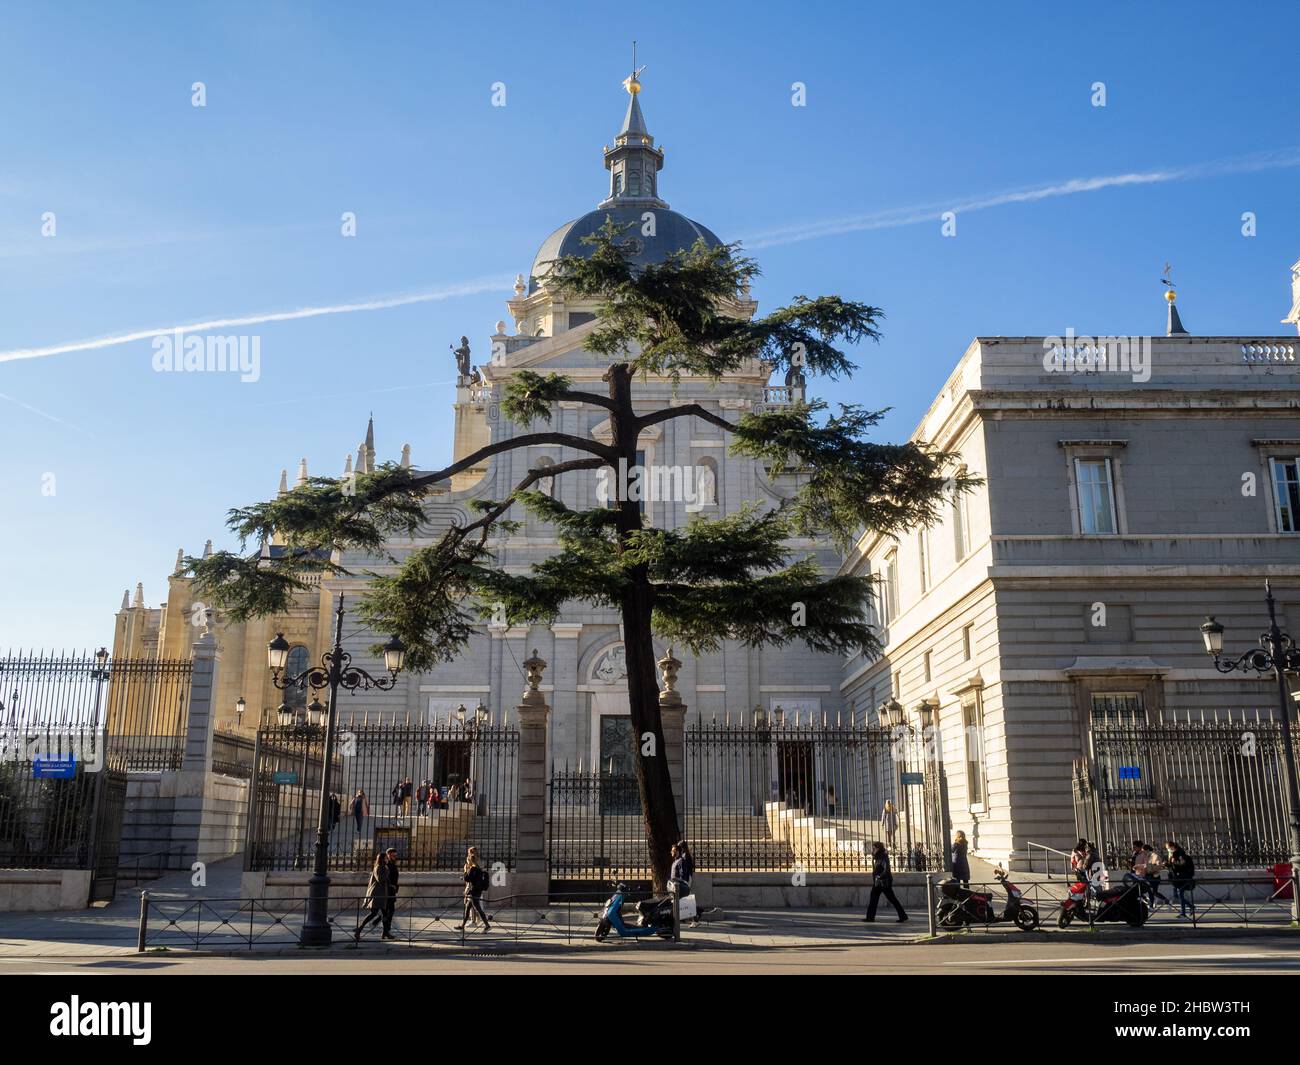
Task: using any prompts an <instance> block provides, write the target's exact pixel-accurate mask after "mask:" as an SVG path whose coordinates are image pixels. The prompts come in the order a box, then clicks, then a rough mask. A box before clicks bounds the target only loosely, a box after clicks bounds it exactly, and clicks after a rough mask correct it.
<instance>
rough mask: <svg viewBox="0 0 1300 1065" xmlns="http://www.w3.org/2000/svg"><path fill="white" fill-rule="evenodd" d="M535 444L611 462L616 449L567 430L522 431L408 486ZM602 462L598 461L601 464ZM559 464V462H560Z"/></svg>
mask: <svg viewBox="0 0 1300 1065" xmlns="http://www.w3.org/2000/svg"><path fill="white" fill-rule="evenodd" d="M538 444H559V445H560V446H561V447H571V448H573V449H574V450H575V451H585V452H587V453H588V454H590V455H599V456H600V457H601V459H603V460H604V463H609V464H611V465H612V464H614V463H616V462H617V461H618V452H617V451H615V450H614V449H613V448H612V447H609V446H608V445H606V444H602V443H600V442H599V441H597V440H584V439H583V438H582V437H580V436H572V435H570V434H569V433H525V434H524V435H523V436H514V437H511V438H510V439H509V440H499V441H497V442H496V443H495V444H488V445H487V446H486V447H481V448H479V449H478V450H477V451H475V452H474V454H472V455H467V456H465V458H463V459H461V460H460V461H458V462H453V463H452V464H451V465H450V466H447V467H446V468H445V469H441V470H438V471H436V472H434V473H426V474H422V475H421V476H419V477H414V478H412V479H411V482H410V486H409V487H411V488H425V487H427V486H429V485H431V484H437V483H438V482H439V481H445V480H447V478H449V477H451V476H452V474H455V473H460V472H461V471H462V470H467V469H469V468H470V467H471V466H475V465H477V464H478V463H480V462H482V461H483V460H484V459H486V458H491V457H492V456H493V455H499V454H501V453H502V452H503V451H517V450H519V449H520V448H523V447H533V446H535V445H538ZM604 463H601V465H603V464H604ZM561 465H563V464H562V463H561ZM516 490H517V489H516Z"/></svg>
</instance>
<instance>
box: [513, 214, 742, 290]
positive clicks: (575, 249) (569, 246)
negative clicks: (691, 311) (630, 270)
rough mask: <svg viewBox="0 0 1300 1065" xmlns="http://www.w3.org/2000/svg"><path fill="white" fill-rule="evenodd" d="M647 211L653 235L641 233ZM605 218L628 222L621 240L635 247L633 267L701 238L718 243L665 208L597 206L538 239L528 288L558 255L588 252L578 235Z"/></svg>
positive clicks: (661, 259)
mask: <svg viewBox="0 0 1300 1065" xmlns="http://www.w3.org/2000/svg"><path fill="white" fill-rule="evenodd" d="M647 210H650V211H653V212H654V222H655V235H654V236H653V237H647V236H642V235H641V229H642V221H643V220H642V217H641V216H642V215H643V214H644V213H645V212H646V211H647ZM606 218H611V219H613V221H614V224H615V225H616V226H619V227H620V228H622V227H625V226H628V225H629V224H631V225H632V227H633V228H631V229H629V230H628V235H627V236H626V237H624V238H623V239H624V240H625V241H631V242H632V247H633V248H634V249H636V254H634V255H633V256H632V262H633V263H635V264H636V265H637V266H648V265H650V264H651V263H661V262H664V261H665V260H666V259H667V258H668V257H669V256H670V255H672V254H673V253H674V252H678V251H687V250H688V249H689V248H690V247H691V246H692V245H693V244H694V243H695V242H696V241H697V240H699V239H700V238H701V237H702V238H703V239H704V243H705V244H707V245H708V246H709V247H716V246H718V245H720V244H721V243H722V241H720V240H719V239H718V238H717V236H715V235H714V233H713V231H712V230H710V229H708V228H707V227H705V226H702V225H700V223H699V222H695V221H693V220H691V219H689V218H687V217H686V216H685V215H684V214H678V213H677V212H676V211H671V210H668V209H667V208H658V209H656V208H653V207H649V206H648V205H642V206H638V207H632V206H621V207H616V206H610V207H605V208H598V209H597V210H595V211H588V212H587V213H586V214H584V215H583V216H582V217H581V218H575V219H574V220H573V221H572V222H565V223H564V225H562V226H560V228H559V229H557V230H556V231H555V232H554V233H552V234H551V235H550V236H549V237H547V238H546V239H545V240H544V241H542V246H541V248H539V249H538V251H537V257H536V258H535V259H533V268H532V271H531V273H530V275H529V278H528V291H529V292H536V291H537V282H538V279H539V278H541V277H542V276H544V275H545V274H546V272H547V271H548V270H549V269H550V268H551V263H552V262H554V261H555V260H556V259H558V258H560V257H561V256H565V255H583V256H586V255H590V254H591V252H592V247H591V245H590V244H585V243H583V240H582V238H583V237H589V236H591V234H593V233H595V232H596V231H597V230H598V229H600V227H601V226H603V225H604V224H605V219H606Z"/></svg>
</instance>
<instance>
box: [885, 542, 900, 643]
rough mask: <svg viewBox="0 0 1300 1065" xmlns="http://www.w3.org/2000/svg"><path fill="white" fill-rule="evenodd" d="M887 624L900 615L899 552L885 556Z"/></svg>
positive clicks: (892, 552)
mask: <svg viewBox="0 0 1300 1065" xmlns="http://www.w3.org/2000/svg"><path fill="white" fill-rule="evenodd" d="M884 603H885V624H886V625H888V624H889V623H890V622H891V621H893V620H894V618H896V617H898V552H897V551H891V552H889V554H888V555H886V556H885V594H884Z"/></svg>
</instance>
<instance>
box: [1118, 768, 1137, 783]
mask: <svg viewBox="0 0 1300 1065" xmlns="http://www.w3.org/2000/svg"><path fill="white" fill-rule="evenodd" d="M1119 779H1120V780H1141V779H1142V767H1141V766H1140V765H1122V766H1120V767H1119Z"/></svg>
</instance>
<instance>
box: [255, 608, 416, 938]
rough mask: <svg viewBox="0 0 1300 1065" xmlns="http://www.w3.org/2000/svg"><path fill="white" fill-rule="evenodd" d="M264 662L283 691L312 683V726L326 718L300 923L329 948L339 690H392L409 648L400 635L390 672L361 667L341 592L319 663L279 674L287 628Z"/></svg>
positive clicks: (387, 659) (393, 643) (388, 658)
mask: <svg viewBox="0 0 1300 1065" xmlns="http://www.w3.org/2000/svg"><path fill="white" fill-rule="evenodd" d="M266 661H267V665H268V666H269V667H270V670H271V683H272V684H274V685H275V686H276V687H277V688H279V689H280V690H281V691H285V690H287V689H289V688H297V689H298V690H299V691H303V690H305V689H307V688H310V689H311V690H312V692H313V698H312V701H311V703H310V705H308V707H307V717H308V725H309V727H311V725H312V724H313V723H315V724H316V727H319V724H318V723H319V721H320V719H321V718H322V717H324V718H325V750H324V752H323V755H322V758H321V785H320V810H319V817H318V818H317V822H316V862H315V866H314V868H313V871H312V876H311V879H310V880H308V881H307V914H306V918H305V919H304V921H303V925H302V936H301V940H300V942H301V943H302V945H303V946H307V947H327V946H329V943H330V938H331V935H330V931H331V930H330V922H329V888H330V878H329V834H330V767H331V765H332V764H333V761H334V736H335V731H336V729H337V727H338V716H339V715H338V714H336V713H334V710H335V709H336V707H337V706H338V694H339V689H340V688H344V689H346V690H347V691H349V692H356V691H358V690H360V691H369V690H370V689H371V688H378V689H379V690H380V691H388V690H390V689H391V688H392V687H393V686H394V685H395V684H396V683H397V674H398V673H400V672H401V670H402V666H403V665H404V664H405V662H406V647H405V646H404V645H403V644H402V641H401V640H399V639H398V638H397V637H396V636H393V637H392V638H391V639H390V640H389V641H388V643H386V644H385V645H384V667H385V668H386V669H387V670H388V673H389V675H388V676H387V677H374V676H372V675H371V674H369V673H367V672H366V671H365V670H364V669H362V668H361V667H360V666H354V665H352V656H351V655H350V654H348V653H347V652H346V651H345V650H343V596H342V595H340V596H339V604H338V608H337V609H336V610H335V611H334V646H333V647H332V648H331V649H330V650H328V651H326V652H325V653H324V654H323V655H321V660H320V665H318V666H311V667H310V668H308V669H305V670H303V671H302V672H301V673H299V674H298V675H297V676H294V677H283V678H282V677H281V674H282V673H283V672H284V668H285V666H286V665H287V664H288V661H289V641H288V640H286V639H285V638H284V633H282V632H277V633H276V634H275V639H274V640H272V641H271V642H270V643H269V644H268V645H267V648H266ZM324 688H328V689H329V706H328V710H327V708H326V707H325V706H323V705H322V704H321V703H320V702H319V701H318V700H317V699H316V698H315V697H314V693H315V692H318V691H320V690H322V689H324ZM286 712H287V714H288V716H289V717H290V718H292V716H293V712H292V711H291V710H289V708H288V707H287V706H286V705H283V704H282V705H281V707H280V711H279V713H280V719H281V721H282V722H284V721H285V715H286Z"/></svg>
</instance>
